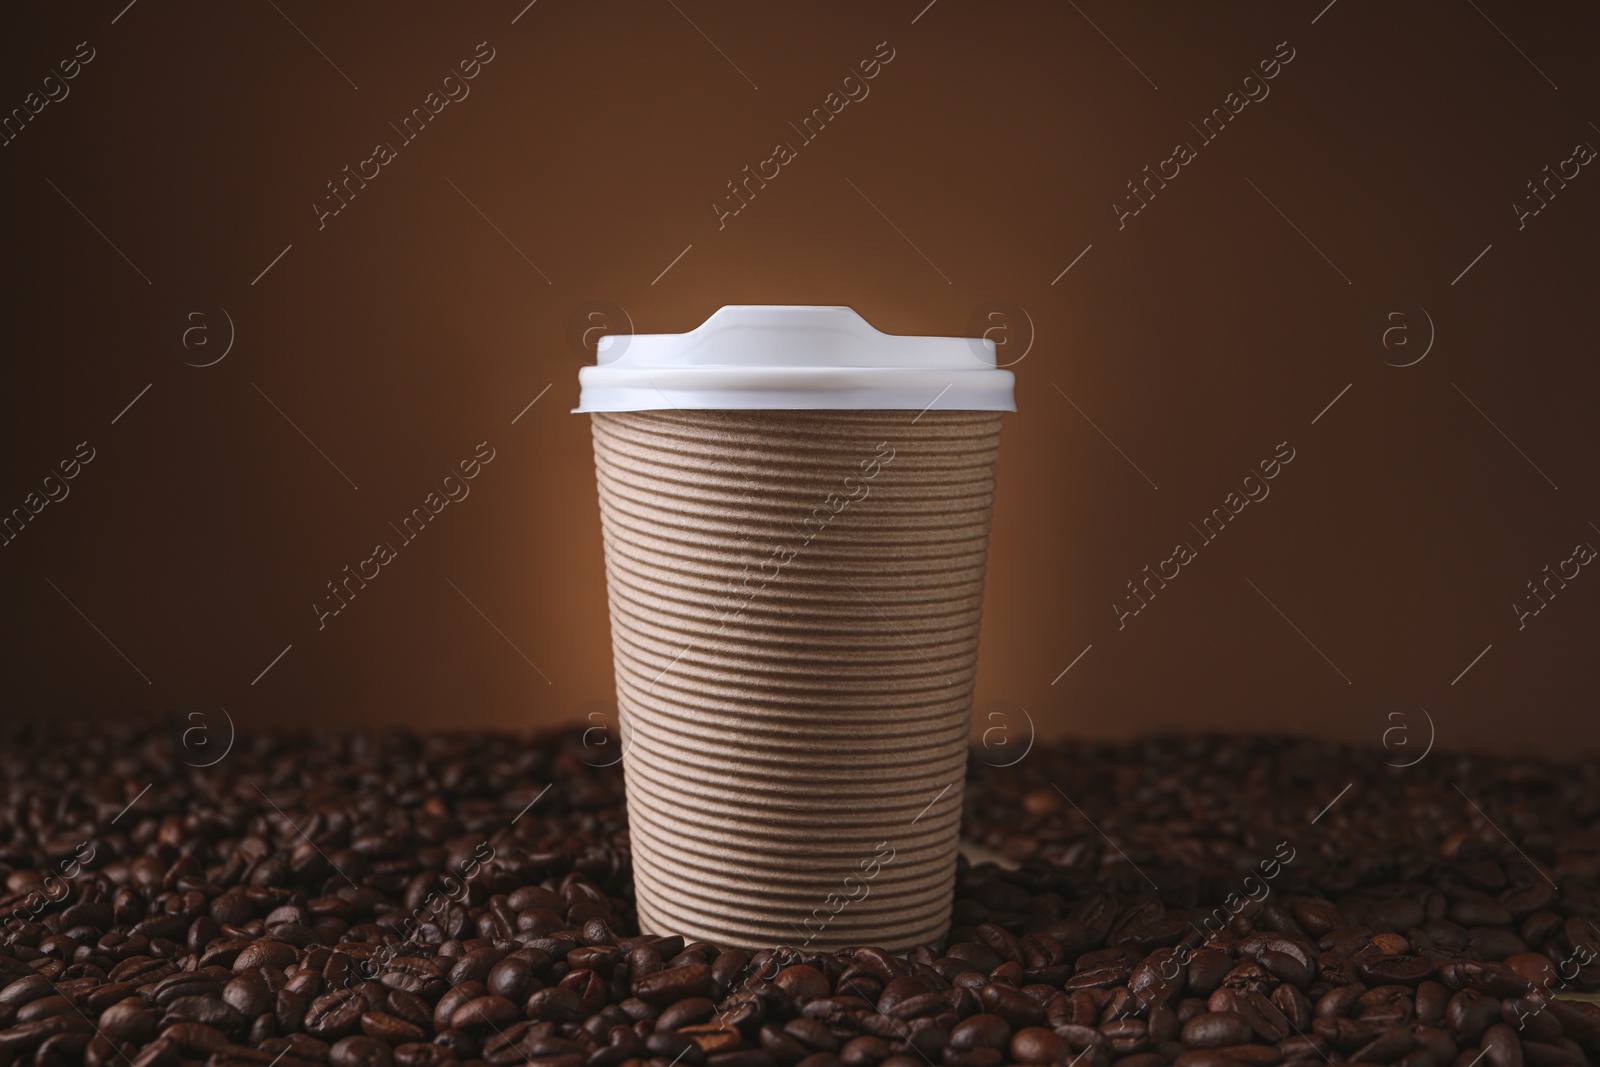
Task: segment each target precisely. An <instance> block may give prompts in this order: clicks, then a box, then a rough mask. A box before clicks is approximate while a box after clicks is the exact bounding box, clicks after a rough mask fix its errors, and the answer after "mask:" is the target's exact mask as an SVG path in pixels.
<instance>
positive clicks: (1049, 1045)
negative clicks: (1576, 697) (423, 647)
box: [0, 727, 1600, 1067]
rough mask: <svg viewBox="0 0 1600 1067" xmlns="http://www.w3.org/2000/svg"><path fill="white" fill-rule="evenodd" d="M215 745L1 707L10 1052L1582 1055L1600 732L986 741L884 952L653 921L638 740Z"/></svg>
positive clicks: (400, 738) (1272, 1065) (1152, 1066)
mask: <svg viewBox="0 0 1600 1067" xmlns="http://www.w3.org/2000/svg"><path fill="white" fill-rule="evenodd" d="M34 729H35V730H37V728H34ZM584 736H585V737H589V735H584ZM590 739H591V740H592V738H590ZM220 749H221V745H220V744H217V743H215V742H214V743H213V746H212V749H211V750H210V751H205V750H204V749H202V748H199V747H197V745H196V744H195V739H194V738H193V737H192V736H191V735H189V734H185V733H180V732H179V731H176V730H174V731H171V732H167V731H165V730H162V729H134V728H129V727H117V728H100V729H97V730H95V731H87V730H81V729H80V730H77V731H76V732H74V731H73V730H71V729H68V730H67V731H66V732H64V733H61V734H55V735H51V736H43V735H41V734H39V733H37V732H33V733H18V734H13V736H11V737H9V738H6V739H4V746H3V750H0V752H3V754H0V874H3V875H4V877H5V888H6V893H5V896H4V900H3V902H0V922H3V925H4V933H3V939H0V1064H13V1063H15V1064H30V1063H31V1064H40V1065H45V1064H70V1063H79V1062H82V1063H87V1064H90V1065H102V1064H126V1065H138V1067H146V1065H177V1064H187V1063H206V1064H213V1065H218V1067H221V1065H227V1064H252V1065H264V1067H265V1065H274V1064H275V1065H278V1067H302V1065H305V1064H330V1065H332V1067H355V1065H379V1067H384V1065H391V1064H392V1065H398V1067H434V1065H443V1064H450V1063H456V1062H459V1063H463V1064H477V1063H488V1064H494V1065H510V1064H520V1063H531V1064H534V1065H536V1067H676V1065H678V1064H680V1063H681V1064H687V1065H689V1067H801V1065H803V1067H839V1065H840V1064H846V1065H849V1067H877V1065H882V1067H925V1065H926V1067H997V1065H999V1064H1003V1063H1012V1062H1020V1063H1026V1064H1062V1065H1077V1064H1081V1065H1083V1067H1109V1065H1112V1064H1115V1065H1118V1067H1158V1065H1162V1064H1169V1063H1171V1064H1177V1065H1179V1067H1191V1065H1193V1067H1229V1065H1232V1064H1243V1065H1246V1067H1278V1065H1286V1067H1302V1065H1303V1067H1316V1065H1318V1064H1324V1063H1326V1064H1342V1063H1373V1064H1395V1065H1399V1067H1469V1065H1475V1064H1477V1063H1479V1062H1480V1061H1481V1062H1482V1063H1484V1064H1486V1065H1487V1067H1554V1065H1558V1064H1581V1063H1585V1062H1597V1054H1600V1009H1597V1008H1596V1007H1595V1005H1594V1004H1592V1003H1589V1002H1586V1001H1584V1000H1583V999H1582V996H1583V994H1585V993H1586V992H1592V991H1594V990H1596V989H1600V961H1597V957H1600V890H1597V885H1600V835H1597V833H1596V830H1595V824H1596V819H1597V816H1600V766H1597V765H1596V764H1594V763H1589V764H1583V765H1573V766H1564V767H1562V766H1552V765H1546V764H1541V763H1533V762H1525V761H1513V760H1508V759H1488V758H1473V759H1466V758H1461V757H1453V756H1446V755H1443V754H1438V753H1434V754H1432V755H1430V756H1429V757H1428V758H1427V759H1425V760H1424V761H1422V762H1421V763H1419V764H1418V765H1416V766H1414V767H1411V768H1407V769H1393V768H1390V767H1386V766H1384V764H1383V759H1384V758H1385V756H1386V754H1385V753H1383V752H1382V751H1377V750H1357V749H1352V748H1337V747H1331V746H1326V745H1318V744H1312V743H1308V742H1296V741H1274V740H1238V739H1221V738H1202V739H1193V740H1188V739H1186V740H1170V741H1160V742H1151V743H1147V744H1141V745H1130V746H1118V747H1109V746H1082V745H1069V746H1058V747H1053V748H1047V747H1044V746H1040V747H1038V748H1036V749H1035V750H1034V751H1033V752H1031V753H1030V754H1029V755H1028V756H1027V758H1026V759H1024V760H1022V761H1021V762H1020V763H1018V764H1017V765H1016V766H1014V767H1008V768H997V767H990V766H987V765H985V762H984V760H985V759H988V758H990V754H988V753H984V752H982V751H975V753H974V759H973V764H972V777H971V780H970V781H969V782H968V794H967V811H966V814H967V819H966V828H967V836H968V837H969V839H971V840H972V841H973V842H975V844H976V845H977V846H979V847H981V848H983V849H986V850H989V851H990V852H991V853H992V854H994V855H996V856H998V857H1000V858H1001V859H1002V860H1003V861H1004V862H998V863H997V862H993V861H986V862H982V863H977V864H975V865H974V864H971V863H968V862H967V861H965V860H963V862H962V865H961V869H960V871H959V874H958V878H957V885H956V889H955V905H954V907H955V927H954V929H953V930H952V932H951V934H950V938H949V942H948V943H947V944H946V945H943V946H926V947H922V948H919V949H916V950H915V951H913V952H911V953H909V954H908V955H906V956H894V955H891V954H889V953H887V952H884V951H882V950H880V949H876V948H872V947H861V948H856V949H852V950H847V951H843V952H838V953H832V952H816V951H804V950H798V951H797V950H792V949H785V950H779V951H770V950H769V951H760V952H754V953H752V952H748V951H742V950H739V949H719V948H718V947H717V946H713V945H709V944H704V943H696V944H685V943H684V940H683V939H682V938H681V937H677V936H669V937H661V936H653V935H650V934H644V935H641V934H640V933H639V932H638V931H637V929H636V927H635V920H634V909H633V906H632V904H631V902H630V893H631V889H630V882H629V863H628V838H627V829H626V825H625V819H624V810H623V808H622V788H621V785H622V778H621V773H620V769H619V768H615V767H612V768H600V767H595V766H591V765H590V764H591V763H600V762H603V761H604V758H605V757H606V756H607V755H608V753H607V752H606V751H605V750H603V749H596V748H589V749H586V748H585V747H584V745H583V741H582V739H580V738H579V736H578V735H576V734H575V733H574V734H570V735H561V736H549V737H544V738H539V739H535V740H533V741H528V740H525V739H516V738H509V737H498V736H459V735H456V736H427V737H416V736H410V735H405V734H381V735H362V736H349V737H332V738H327V737H321V738H315V739H311V738H303V737H302V738H290V737H282V738H241V739H239V741H238V743H237V744H235V745H234V746H233V748H232V750H231V751H230V752H228V753H227V755H226V756H225V757H223V758H221V759H218V760H217V761H216V763H215V765H214V766H212V767H209V768H207V769H195V768H194V767H192V766H190V765H188V763H198V762H208V761H211V760H213V759H216V757H217V756H218V755H219V754H220ZM1009 758H1010V757H1007V759H1008V761H1009ZM186 761H187V762H186ZM1507 835H1509V836H1507ZM1012 865H1020V866H1017V867H1016V869H1008V868H1009V867H1010V866H1012Z"/></svg>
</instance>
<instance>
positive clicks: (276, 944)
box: [233, 939, 298, 974]
mask: <svg viewBox="0 0 1600 1067" xmlns="http://www.w3.org/2000/svg"><path fill="white" fill-rule="evenodd" d="M297 956H298V953H296V952H295V949H294V946H293V945H290V944H287V943H285V942H283V941H272V940H267V939H262V940H259V941H252V942H251V943H250V944H248V945H246V946H245V947H244V948H243V949H241V950H240V952H239V954H238V955H237V956H235V957H234V960H233V973H234V974H243V973H245V972H246V971H255V970H259V969H261V968H262V967H267V966H272V967H277V968H278V969H280V970H281V969H283V968H284V967H287V966H289V964H291V963H293V962H294V961H295V959H296V957H297Z"/></svg>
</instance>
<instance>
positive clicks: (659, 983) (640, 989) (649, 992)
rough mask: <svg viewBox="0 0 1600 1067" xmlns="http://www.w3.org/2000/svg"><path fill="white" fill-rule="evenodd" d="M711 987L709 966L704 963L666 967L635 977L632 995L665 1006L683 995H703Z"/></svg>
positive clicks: (680, 998)
mask: <svg viewBox="0 0 1600 1067" xmlns="http://www.w3.org/2000/svg"><path fill="white" fill-rule="evenodd" d="M710 988H711V968H710V967H709V966H708V965H706V964H703V963H701V964H690V965H689V966H687V967H667V968H665V969H663V970H660V971H657V972H655V973H654V974H647V975H645V976H644V977H642V978H636V979H634V982H633V995H634V996H636V997H638V998H639V999H640V1000H643V1001H645V1002H647V1003H650V1004H657V1005H661V1006H665V1005H667V1004H670V1003H672V1002H673V1001H675V1000H682V999H683V998H684V997H700V996H705V994H706V992H707V991H708V990H709V989H710Z"/></svg>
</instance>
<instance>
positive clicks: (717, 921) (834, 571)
mask: <svg viewBox="0 0 1600 1067" xmlns="http://www.w3.org/2000/svg"><path fill="white" fill-rule="evenodd" d="M608 342H610V344H608ZM624 344H625V348H626V350H625V351H624V352H622V353H621V354H620V356H618V355H616V354H615V350H616V349H619V348H622V347H624ZM608 350H610V352H609V353H608ZM608 355H609V356H610V358H608ZM985 356H986V357H987V359H985V358H984V357H985ZM600 359H601V362H600V365H598V366H595V367H586V368H584V369H583V371H582V372H580V379H581V382H582V386H583V389H582V396H581V399H580V404H579V407H578V409H577V410H579V411H583V412H592V413H593V420H592V421H593V431H594V444H595V466H596V472H597V475H598V481H599V491H600V510H601V525H602V529H603V533H604V543H605V557H606V580H607V587H608V591H609V597H610V609H611V629H612V644H613V652H614V660H615V666H616V684H617V701H618V705H619V708H620V711H621V717H622V726H623V736H624V744H625V748H624V753H625V754H624V759H623V769H624V774H625V783H626V790H627V803H628V818H629V825H630V837H631V842H632V852H633V868H634V885H635V892H636V896H637V900H638V910H639V924H640V928H641V930H643V931H646V932H655V933H662V934H670V933H677V934H682V935H684V936H685V937H686V938H690V939H700V940H707V941H712V942H716V943H718V944H722V945H731V946H743V947H767V946H776V945H790V946H796V947H806V948H817V949H831V948H838V947H843V946H847V945H864V944H874V945H882V946H884V947H886V948H890V949H904V948H909V947H912V946H914V945H917V944H924V943H937V942H939V941H940V940H942V939H943V937H944V935H945V933H946V932H947V931H948V929H949V924H950V903H951V889H952V886H953V882H954V877H955V861H956V845H957V837H958V832H959V829H960V819H961V800H962V785H963V780H964V777H965V773H966V757H967V737H968V727H969V722H970V718H971V703H972V686H973V675H974V670H975V667H976V661H977V650H978V630H979V622H980V617H981V612H982V603H983V581H984V565H985V560H986V555H987V549H988V536H989V523H990V516H991V513H992V508H993V501H994V492H995V470H996V464H997V460H998V447H999V434H1000V413H1001V412H1002V411H1009V410H1014V405H1013V401H1012V381H1013V377H1012V374H1011V372H1009V371H1005V370H1000V369H997V368H996V367H995V366H994V353H993V345H992V344H990V343H989V342H987V341H977V340H970V339H965V338H933V337H927V338H925V337H898V336H890V335H886V334H882V333H879V332H878V331H876V330H874V329H873V328H872V327H871V326H869V325H868V324H867V323H866V322H865V321H863V320H862V319H861V318H860V317H859V316H858V315H856V313H855V312H853V311H851V310H850V309H848V308H812V307H784V306H776V307H774V306H757V307H725V308H723V309H722V310H720V311H718V312H717V313H716V314H715V315H713V316H712V317H711V318H710V319H709V320H707V321H706V323H705V324H703V325H702V326H700V327H699V328H698V329H696V330H693V331H691V332H690V333H687V334H681V335H671V334H658V335H639V336H634V337H627V338H617V339H613V338H606V339H604V340H603V341H602V343H601V346H600Z"/></svg>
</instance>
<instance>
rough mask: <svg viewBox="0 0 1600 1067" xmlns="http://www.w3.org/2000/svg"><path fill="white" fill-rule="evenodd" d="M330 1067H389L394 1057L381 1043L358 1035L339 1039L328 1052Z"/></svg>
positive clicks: (386, 1046)
mask: <svg viewBox="0 0 1600 1067" xmlns="http://www.w3.org/2000/svg"><path fill="white" fill-rule="evenodd" d="M328 1063H329V1064H330V1065H331V1067H391V1065H392V1064H393V1063H394V1056H393V1054H392V1053H391V1052H390V1051H389V1046H388V1045H386V1044H384V1043H383V1042H382V1041H378V1040H375V1039H373V1038H370V1037H363V1036H360V1035H356V1036H352V1037H344V1038H340V1039H339V1040H338V1041H337V1042H335V1043H334V1046H333V1048H331V1049H329V1050H328Z"/></svg>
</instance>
